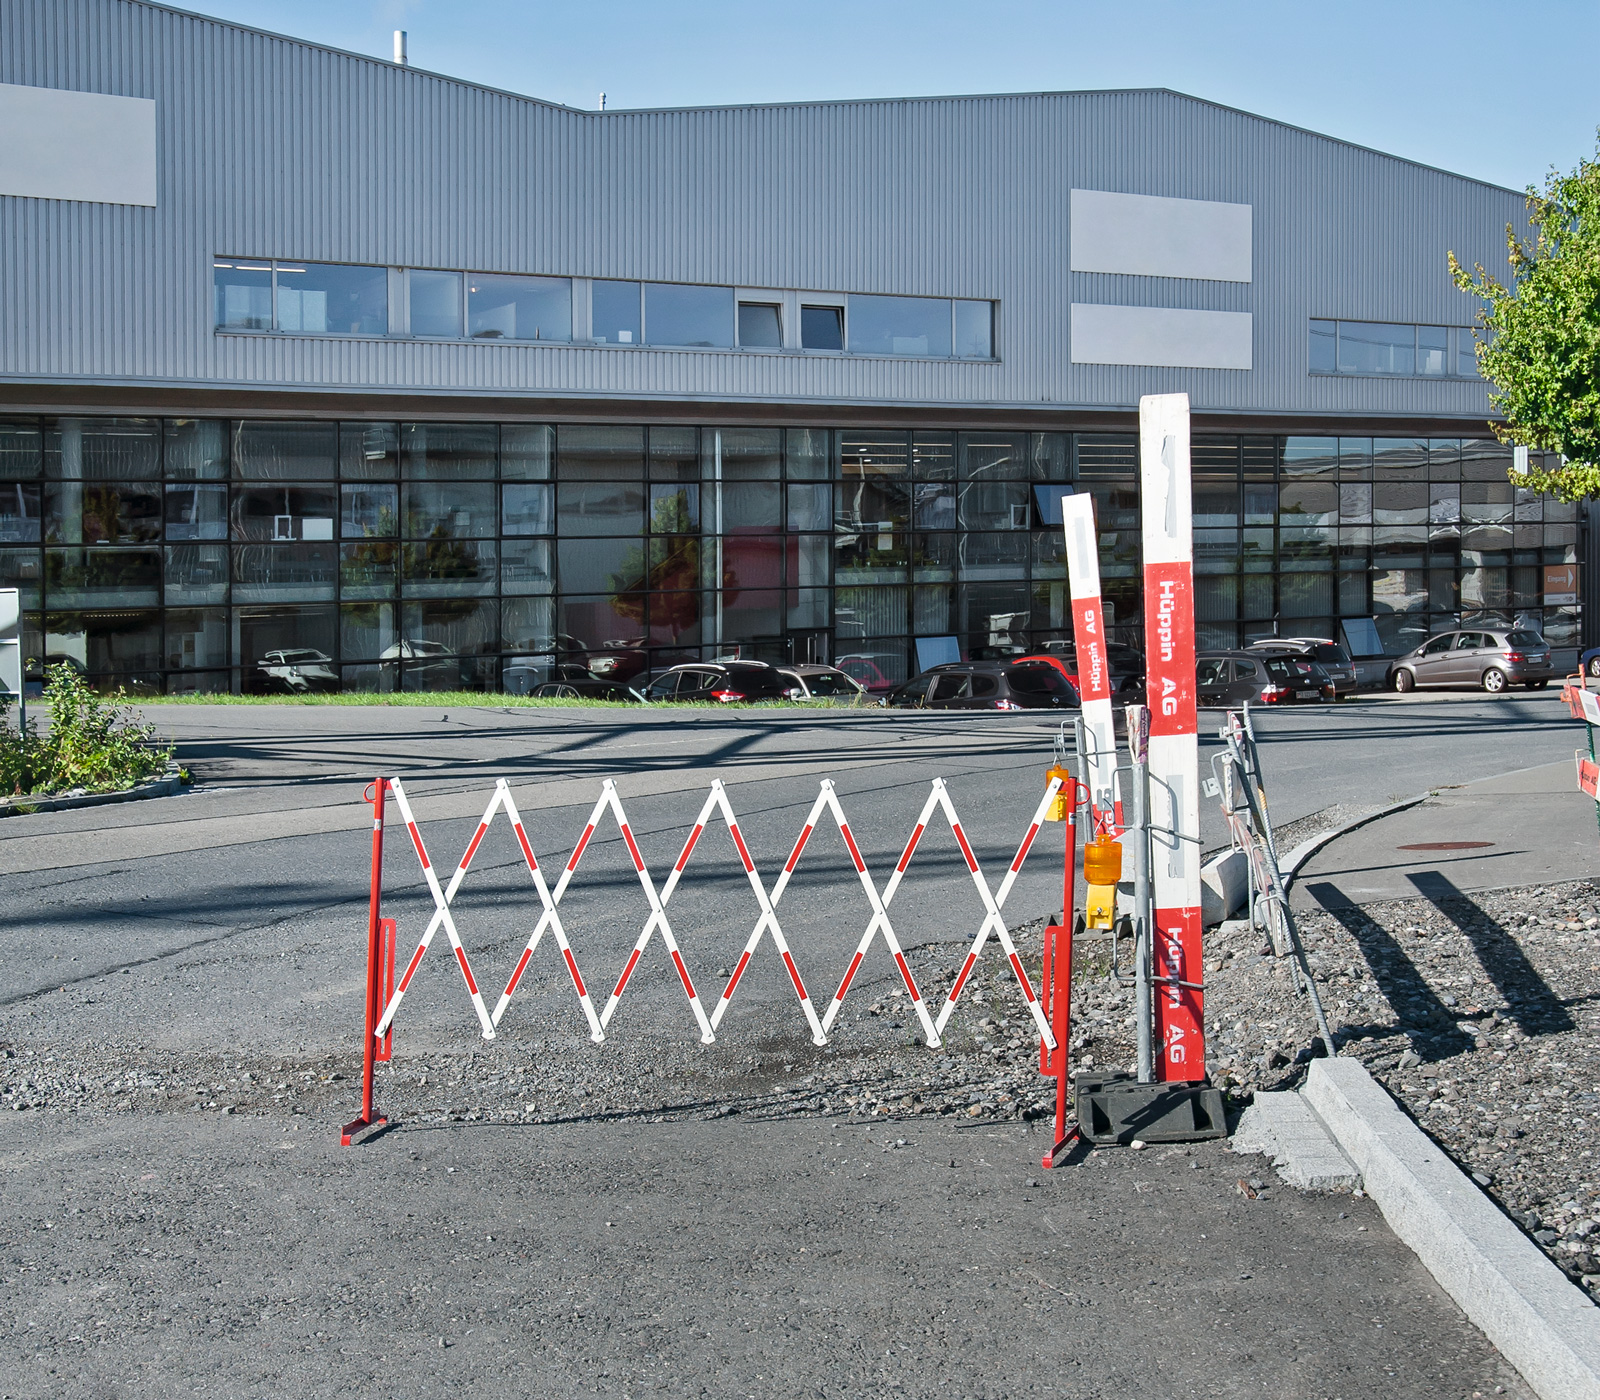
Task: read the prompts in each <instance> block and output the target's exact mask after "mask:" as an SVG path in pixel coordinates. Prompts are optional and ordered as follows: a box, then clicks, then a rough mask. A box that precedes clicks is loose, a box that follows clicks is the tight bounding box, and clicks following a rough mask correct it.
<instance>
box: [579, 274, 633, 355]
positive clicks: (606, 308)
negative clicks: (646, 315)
mask: <svg viewBox="0 0 1600 1400" xmlns="http://www.w3.org/2000/svg"><path fill="white" fill-rule="evenodd" d="M639 292H640V287H639V284H638V283H637V282H602V281H598V280H597V281H595V282H593V283H591V284H590V292H589V308H590V310H589V315H590V326H591V329H592V331H593V333H594V338H595V339H596V340H598V341H600V342H601V343H602V344H605V345H637V344H639V342H640V338H641V337H640V335H639V327H640V320H639Z"/></svg>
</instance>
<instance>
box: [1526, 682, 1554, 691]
mask: <svg viewBox="0 0 1600 1400" xmlns="http://www.w3.org/2000/svg"><path fill="white" fill-rule="evenodd" d="M1549 684H1550V682H1549V681H1529V682H1528V689H1529V690H1543V689H1544V688H1545V687H1546V686H1547V685H1549Z"/></svg>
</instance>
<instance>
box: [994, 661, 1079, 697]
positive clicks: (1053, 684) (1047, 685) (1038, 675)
mask: <svg viewBox="0 0 1600 1400" xmlns="http://www.w3.org/2000/svg"><path fill="white" fill-rule="evenodd" d="M1006 680H1008V681H1009V682H1010V683H1011V688H1012V690H1014V691H1016V693H1017V694H1018V695H1067V694H1070V693H1071V689H1070V687H1069V686H1068V685H1067V678H1066V677H1065V676H1063V675H1062V674H1061V672H1060V671H1058V670H1056V668H1055V667H1054V666H1013V667H1012V668H1011V669H1010V670H1009V671H1007V672H1006Z"/></svg>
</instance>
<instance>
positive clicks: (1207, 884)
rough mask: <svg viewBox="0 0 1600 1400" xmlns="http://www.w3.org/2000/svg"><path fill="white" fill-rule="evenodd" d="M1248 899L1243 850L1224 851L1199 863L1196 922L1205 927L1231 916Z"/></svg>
mask: <svg viewBox="0 0 1600 1400" xmlns="http://www.w3.org/2000/svg"><path fill="white" fill-rule="evenodd" d="M1249 902H1250V862H1249V860H1248V859H1246V857H1245V853H1244V852H1243V851H1224V852H1223V853H1222V854H1221V855H1220V856H1213V857H1212V858H1211V859H1210V860H1208V861H1207V862H1206V863H1205V864H1204V865H1202V866H1201V867H1200V922H1201V923H1203V924H1204V925H1205V926H1206V927H1207V928H1212V927H1214V926H1215V925H1217V924H1220V923H1221V922H1222V921H1223V920H1224V919H1231V918H1232V917H1233V916H1234V915H1235V914H1237V913H1238V912H1239V911H1240V910H1242V909H1244V908H1246V907H1247V906H1248V905H1249Z"/></svg>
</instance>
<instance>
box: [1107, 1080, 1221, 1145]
mask: <svg viewBox="0 0 1600 1400" xmlns="http://www.w3.org/2000/svg"><path fill="white" fill-rule="evenodd" d="M1077 1098H1078V1124H1079V1128H1078V1131H1079V1132H1080V1133H1082V1134H1083V1136H1084V1137H1086V1138H1088V1140H1089V1141H1090V1142H1093V1143H1116V1144H1119V1145H1123V1146H1126V1145H1127V1144H1128V1143H1130V1142H1133V1141H1135V1140H1136V1139H1137V1140H1138V1141H1140V1142H1198V1141H1200V1140H1201V1139H1203V1138H1220V1137H1226V1136H1227V1135H1228V1120H1227V1115H1226V1113H1225V1112H1224V1110H1223V1105H1222V1091H1221V1090H1220V1089H1213V1088H1212V1087H1211V1086H1210V1085H1209V1084H1141V1083H1139V1081H1138V1080H1137V1079H1135V1078H1134V1077H1133V1076H1132V1075H1131V1074H1108V1075H1104V1076H1101V1077H1099V1078H1094V1079H1091V1078H1089V1077H1088V1076H1086V1075H1080V1076H1079V1078H1078V1083H1077Z"/></svg>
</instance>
